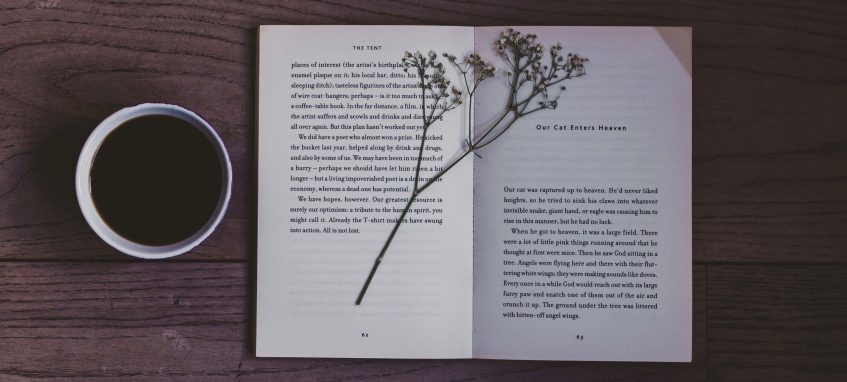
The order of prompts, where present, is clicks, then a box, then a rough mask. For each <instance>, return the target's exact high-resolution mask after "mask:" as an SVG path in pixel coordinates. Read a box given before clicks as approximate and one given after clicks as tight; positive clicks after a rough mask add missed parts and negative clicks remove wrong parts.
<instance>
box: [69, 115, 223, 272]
mask: <svg viewBox="0 0 847 382" xmlns="http://www.w3.org/2000/svg"><path fill="white" fill-rule="evenodd" d="M149 115H163V116H170V117H176V118H179V119H182V120H183V121H186V122H188V123H190V124H191V125H192V126H194V127H196V128H197V129H198V130H200V131H201V132H203V134H205V135H206V136H207V137H208V138H209V140H210V141H211V142H212V145H213V146H214V148H215V151H216V152H217V154H218V158H219V159H220V165H221V174H222V175H223V176H222V182H221V187H222V192H221V196H220V198H219V199H218V205H217V206H216V207H215V211H214V213H213V214H212V216H211V217H210V218H209V220H208V221H207V222H206V224H205V225H204V226H203V227H202V228H201V229H200V230H198V231H197V232H195V233H194V234H193V235H191V236H189V237H187V238H185V239H183V240H181V241H178V242H176V243H173V244H168V245H163V246H151V245H144V244H140V243H136V242H133V241H131V240H128V239H126V238H124V237H123V236H121V235H119V234H118V233H117V232H115V231H114V230H112V228H110V227H109V225H108V224H106V222H105V221H104V220H103V217H102V216H100V214H99V213H98V212H97V208H96V207H95V206H94V199H93V198H92V196H91V182H90V179H91V168H92V165H93V162H94V157H95V155H96V154H97V150H98V149H99V148H100V145H101V144H102V143H103V141H104V140H105V139H106V137H107V136H108V135H109V133H111V132H112V131H113V130H115V129H116V128H118V127H119V126H121V125H122V124H124V123H125V122H127V121H129V120H131V119H134V118H138V117H142V116H149ZM231 192H232V165H231V164H230V161H229V155H227V151H226V147H225V146H224V143H223V141H221V138H220V137H218V134H217V133H215V130H214V129H212V126H210V125H209V123H208V122H206V121H205V120H203V118H200V116H198V115H197V114H195V113H193V112H191V111H190V110H187V109H184V108H182V107H179V106H176V105H168V104H161V103H145V104H141V105H137V106H133V107H127V108H124V109H121V110H118V111H117V112H115V113H114V114H112V115H110V116H109V117H108V118H106V119H104V120H103V122H100V124H99V125H98V126H97V128H95V129H94V131H93V132H92V133H91V135H90V136H89V137H88V140H87V141H86V142H85V145H84V146H83V147H82V152H81V153H80V155H79V161H78V162H77V167H76V196H77V200H78V201H79V207H80V209H81V210H82V215H83V216H84V217H85V220H86V221H87V222H88V225H89V226H91V229H93V230H94V232H96V233H97V235H98V236H100V238H101V239H103V241H105V242H106V243H108V244H109V245H111V246H112V247H114V248H115V249H117V250H119V251H121V252H123V253H126V254H128V255H132V256H136V257H140V258H145V259H164V258H167V257H172V256H176V255H179V254H181V253H185V252H187V251H189V250H191V249H192V248H194V247H196V246H197V245H198V244H200V243H201V242H202V241H203V240H205V239H206V238H207V237H209V235H211V234H212V232H213V231H214V230H215V227H217V226H218V224H219V223H220V222H221V220H222V219H223V217H224V214H225V213H226V209H227V206H228V205H229V198H230V194H231Z"/></svg>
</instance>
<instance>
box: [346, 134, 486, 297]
mask: <svg viewBox="0 0 847 382" xmlns="http://www.w3.org/2000/svg"><path fill="white" fill-rule="evenodd" d="M472 152H473V149H468V150H466V151H465V152H464V153H463V154H462V155H461V156H459V157H458V158H456V160H454V161H453V162H452V163H450V164H449V165H448V166H447V167H445V168H444V169H443V170H441V171H439V172H438V173H437V174H435V176H433V177H432V179H430V180H428V181H426V183H424V184H423V185H421V187H420V188H418V189H416V190H414V191H413V192H412V195H411V196H410V197H409V201H408V202H406V207H403V212H402V213H400V217H399V218H398V219H397V222H396V223H394V228H392V229H391V233H390V234H389V235H388V239H387V240H386V241H385V244H383V246H382V249H381V250H380V251H379V255H378V256H377V257H376V259H374V265H373V266H372V267H371V272H370V273H368V278H367V279H365V284H364V285H362V290H360V291H359V297H356V305H361V304H362V300H363V299H364V298H365V293H367V292H368V287H370V286H371V280H373V278H374V275H375V274H376V270H377V269H379V265H380V264H382V258H383V257H385V253H386V252H388V247H390V246H391V242H392V241H394V235H396V234H397V230H398V229H400V224H402V223H403V218H405V217H406V214H407V213H409V209H410V208H412V203H414V202H415V200H416V199H417V198H418V195H420V194H421V192H423V191H424V190H426V189H427V188H429V186H431V185H432V184H433V183H435V182H436V181H438V179H441V177H442V176H444V174H446V173H447V171H450V169H452V168H453V167H454V166H456V165H457V164H459V162H461V161H462V159H465V157H467V156H468V155H469V154H470V153H472Z"/></svg>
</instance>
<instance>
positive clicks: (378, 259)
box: [356, 192, 418, 305]
mask: <svg viewBox="0 0 847 382" xmlns="http://www.w3.org/2000/svg"><path fill="white" fill-rule="evenodd" d="M417 198H418V193H417V192H413V193H412V196H411V197H410V198H409V201H408V202H407V203H406V207H405V208H403V213H401V214H400V218H399V219H397V222H396V223H394V228H393V229H391V234H389V235H388V240H386V241H385V244H383V246H382V249H381V250H380V251H379V256H377V257H376V259H375V260H374V265H373V267H371V272H370V273H368V278H367V279H366V280H365V285H362V290H361V291H359V297H356V305H360V304H361V303H362V299H364V298H365V293H367V291H368V287H369V286H371V280H373V278H374V274H376V270H377V268H379V265H380V264H382V258H383V257H384V256H385V252H387V251H388V247H389V246H391V242H392V241H394V235H395V234H397V230H398V229H399V228H400V224H401V223H403V218H405V217H406V214H407V213H408V212H409V208H411V207H412V203H414V201H415V199H417Z"/></svg>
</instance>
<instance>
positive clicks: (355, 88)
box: [256, 26, 692, 362]
mask: <svg viewBox="0 0 847 382" xmlns="http://www.w3.org/2000/svg"><path fill="white" fill-rule="evenodd" d="M513 28H514V29H515V30H516V31H520V32H521V33H523V34H524V35H526V34H535V35H537V40H536V41H537V42H538V43H541V44H543V46H544V55H545V57H547V56H549V48H550V47H551V46H554V45H555V44H556V43H557V42H561V43H562V45H563V47H562V49H561V52H562V53H561V55H562V56H564V57H565V58H564V59H563V60H561V61H560V62H565V63H566V64H567V63H568V61H567V60H570V59H571V58H569V57H580V59H581V60H582V58H587V59H586V60H582V61H581V62H580V63H579V64H584V65H580V66H579V69H580V71H581V72H580V73H576V72H574V73H572V75H573V77H572V78H569V79H568V80H567V81H564V82H562V83H561V85H565V86H566V89H561V87H558V86H559V84H557V89H556V92H561V94H560V96H558V97H559V98H558V99H557V100H556V102H557V105H550V104H549V102H551V100H552V99H553V97H555V96H554V95H550V96H549V97H550V98H548V99H547V101H546V102H548V104H543V102H545V101H544V100H542V101H539V102H540V103H539V104H538V105H539V106H554V107H555V108H554V107H544V108H543V109H542V110H539V111H538V112H534V113H531V114H530V113H526V115H522V117H521V118H520V119H517V120H516V121H515V122H514V124H513V125H511V126H510V128H509V129H508V131H505V133H503V134H502V135H501V136H499V138H498V139H497V140H496V141H493V142H491V143H490V144H487V145H485V146H484V147H481V148H479V149H478V150H475V151H474V153H472V154H471V155H466V157H465V158H463V159H462V160H461V161H459V162H458V163H456V164H455V165H454V166H453V167H452V168H451V169H450V171H449V172H447V173H445V174H444V175H443V176H441V177H440V178H438V179H437V181H435V182H433V183H432V186H431V187H428V188H427V189H425V190H424V191H423V192H421V193H420V194H419V195H418V196H417V198H416V200H415V201H414V203H413V204H411V206H410V208H409V211H408V213H407V214H406V215H405V216H404V218H403V221H402V224H400V225H399V226H398V229H397V231H396V235H394V237H393V241H392V243H391V245H390V246H389V247H388V249H387V250H386V252H385V254H384V257H383V258H382V259H381V262H380V266H379V268H378V270H377V271H376V272H373V277H372V279H371V282H370V285H369V287H368V288H367V293H366V294H363V298H362V300H361V303H360V304H356V300H357V297H358V296H359V295H360V292H361V291H362V289H363V288H362V287H363V283H364V282H365V280H366V279H367V278H368V275H369V274H370V273H371V272H372V270H373V269H375V268H374V264H375V259H376V257H377V255H378V254H379V253H380V250H381V248H383V247H384V245H385V243H386V240H387V239H388V237H389V234H390V233H391V231H392V229H393V227H395V223H396V221H397V220H398V217H399V216H401V214H402V212H403V211H404V207H405V206H406V203H407V201H408V200H409V198H410V195H411V193H412V192H413V190H414V189H415V188H414V182H415V179H416V176H415V174H416V168H417V166H416V164H417V161H418V158H419V157H420V158H421V159H420V160H421V169H420V172H419V177H420V179H422V182H423V181H425V180H427V179H432V178H433V177H435V174H438V173H439V172H440V171H442V170H443V169H444V168H445V166H449V165H450V164H451V163H453V162H454V161H455V160H456V159H458V158H460V157H461V156H462V155H463V154H467V150H468V147H469V145H470V144H473V142H475V139H477V138H479V136H478V134H480V132H481V131H486V130H485V129H487V128H488V126H491V125H492V124H493V123H494V122H496V119H497V118H498V117H500V116H501V115H502V113H504V111H508V110H507V108H508V105H509V98H510V97H511V95H510V94H511V93H510V92H511V87H510V82H509V80H508V78H510V77H508V76H509V74H508V73H507V70H506V69H505V68H506V67H507V66H508V63H506V62H505V61H503V60H502V58H501V57H500V56H499V55H498V52H497V50H496V49H497V48H496V44H495V42H498V41H500V39H502V38H504V37H503V32H504V31H505V30H507V27H477V28H474V27H437V26H263V27H261V28H260V29H259V53H258V66H259V69H258V70H259V74H258V133H257V139H258V154H257V155H258V223H257V224H258V235H257V236H258V243H257V251H258V259H257V268H258V276H257V277H258V279H257V302H256V355H257V356H281V357H350V358H360V357H372V358H499V359H533V360H605V361H677V362H688V361H690V360H691V332H692V327H691V29H689V28H644V27H513ZM407 51H408V52H411V53H415V52H417V51H420V52H422V53H423V55H425V57H429V51H434V52H437V56H436V57H437V60H439V62H442V63H443V65H444V69H445V70H444V72H445V75H446V76H447V79H449V80H450V81H451V85H457V86H459V89H461V90H463V92H462V94H461V95H451V96H450V97H453V96H456V97H465V98H464V100H465V101H464V102H463V103H462V104H456V105H454V106H455V108H454V109H453V110H449V111H446V112H445V113H444V114H443V115H442V116H441V117H440V118H439V119H437V120H435V121H434V122H433V124H432V125H431V126H430V128H429V130H428V131H427V133H426V137H427V139H426V143H425V145H424V146H425V147H424V149H423V152H422V155H419V152H420V151H419V150H420V144H421V134H422V130H421V127H422V123H423V122H422V105H424V107H425V106H426V104H427V102H429V101H431V100H432V98H431V97H432V96H431V95H430V94H433V93H427V92H423V93H424V97H423V98H422V96H421V93H422V91H421V90H422V89H421V88H420V87H417V84H418V81H419V78H418V77H417V75H416V74H415V71H414V70H411V71H405V72H404V70H403V69H404V67H403V65H401V59H402V58H403V57H404V52H407ZM472 52H477V53H479V54H480V55H481V57H482V59H484V60H485V61H486V62H489V63H491V65H493V66H494V67H495V68H496V71H495V77H493V78H489V79H486V80H485V81H483V82H482V83H481V84H480V86H479V87H478V88H477V90H476V92H475V93H474V97H473V100H472V101H468V100H469V99H468V98H467V96H468V92H467V91H466V90H464V89H463V87H464V84H463V81H464V80H463V77H462V76H461V75H460V74H459V73H458V72H457V71H456V70H453V69H454V68H453V67H452V65H448V62H447V61H446V60H448V58H447V57H443V56H442V55H441V54H442V53H448V54H451V55H455V56H457V57H458V60H462V58H463V57H466V56H467V55H468V54H470V53H472ZM568 52H574V55H572V56H565V54H567V53H568ZM406 57H408V55H407V56H406ZM544 62H545V64H546V62H547V58H545V59H544ZM573 68H574V66H573V65H572V66H571V69H573ZM544 70H546V69H544ZM577 74H579V75H577ZM476 75H479V73H476ZM512 75H514V73H512ZM521 75H524V74H523V73H522V74H521ZM469 76H470V77H469V78H470V79H471V82H473V79H474V77H473V76H474V73H473V72H471V73H469ZM527 91H531V90H527ZM550 91H551V92H552V91H553V90H552V89H550ZM556 94H559V93H556ZM523 96H526V94H525V93H524V94H523ZM533 102H535V100H533ZM442 110H443V109H435V111H436V112H440V111H442ZM530 110H531V109H530ZM432 111H433V110H432V109H428V110H427V112H428V113H429V112H432ZM469 126H470V127H471V132H470V133H469ZM469 134H470V135H471V137H470V138H469V137H468V135H469ZM496 134H497V131H495V132H494V133H493V134H492V135H491V136H494V135H496Z"/></svg>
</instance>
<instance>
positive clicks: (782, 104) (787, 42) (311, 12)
mask: <svg viewBox="0 0 847 382" xmlns="http://www.w3.org/2000/svg"><path fill="white" fill-rule="evenodd" d="M297 23H306V24H358V23H365V24H459V25H508V24H517V25H521V24H540V25H544V24H553V25H556V24H561V25H691V26H693V27H694V163H693V166H694V326H693V331H694V362H693V363H691V364H660V363H659V364H657V363H653V364H647V363H584V362H512V361H483V360H472V361H467V360H436V361H413V360H395V361H387V360H345V359H257V358H255V357H253V356H252V355H251V350H250V349H251V348H252V345H251V342H252V337H253V336H252V334H251V332H252V321H253V319H252V317H253V311H254V309H253V305H254V300H255V298H254V291H253V287H252V285H253V282H252V280H254V270H253V264H254V260H255V244H254V242H255V240H254V234H255V228H254V224H253V222H254V221H255V215H256V213H255V194H256V190H255V187H254V186H252V182H251V180H252V179H253V175H252V174H253V171H254V170H255V168H254V165H253V158H254V156H253V153H254V148H255V147H254V143H253V139H254V128H255V119H254V116H253V113H254V110H255V104H256V102H255V96H254V91H255V70H254V68H255V64H256V62H255V53H256V50H255V48H256V27H257V26H258V25H260V24H297ZM152 101H156V102H168V103H175V104H179V105H182V106H185V107H187V108H189V109H192V110H194V111H196V112H198V113H199V114H201V115H203V116H204V117H206V118H207V119H208V120H209V121H210V122H211V123H212V125H214V126H215V127H216V128H217V129H218V131H219V133H220V134H221V136H222V138H223V140H224V141H225V142H226V144H227V146H228V147H229V150H230V155H231V157H232V161H233V168H234V171H235V181H234V184H233V188H234V190H233V192H234V194H233V198H232V203H231V205H230V210H229V213H228V214H227V216H226V218H225V219H224V221H223V223H222V224H221V226H220V227H219V228H218V230H217V231H216V232H215V233H214V234H213V235H212V236H211V238H210V239H209V240H207V241H206V242H205V243H204V244H203V245H201V246H200V247H198V248H197V249H196V250H194V251H192V252H191V253H189V254H186V255H183V256H180V257H178V258H176V259H174V260H170V261H138V260H135V259H132V258H129V257H128V256H124V255H121V254H118V253H117V252H116V251H114V250H112V249H111V248H110V247H108V246H107V245H106V244H105V243H103V242H102V241H101V240H99V239H98V238H97V236H95V234H94V233H93V232H92V231H91V229H90V228H88V226H87V225H86V224H85V221H84V220H83V218H82V215H81V213H80V211H79V209H78V207H77V204H76V199H75V194H74V188H73V175H74V170H75V164H76V156H77V155H78V153H79V150H80V149H81V147H82V143H83V142H84V140H85V138H86V136H87V135H88V133H89V132H91V130H92V129H93V128H94V127H95V126H96V125H97V123H98V122H99V121H100V120H102V119H103V118H104V117H106V116H108V115H109V114H111V113H112V112H114V111H115V110H118V109H120V108H121V107H124V106H128V105H134V104H138V103H142V102H152ZM845 121H847V5H845V3H843V2H842V3H839V2H815V3H811V2H798V1H784V0H761V1H750V2H736V1H720V2H698V1H671V0H654V1H644V0H641V1H635V2H631V3H624V2H618V1H592V2H573V3H558V2H552V1H539V2H534V1H521V2H514V3H513V2H510V1H489V0H479V1H465V2H461V3H450V2H446V1H433V0H416V1H406V0H404V1H398V2H390V1H372V2H362V1H354V0H324V1H285V2H276V1H271V0H254V1H249V2H245V3H238V2H235V1H223V0H220V1H205V2H198V3H197V4H192V5H183V4H182V2H179V1H176V0H162V1H151V2H150V3H149V4H148V3H144V2H137V1H131V2H126V3H124V2H112V1H105V0H85V1H71V0H42V1H30V0H4V1H3V2H2V3H0V380H3V381H8V380H12V381H17V380H29V379H51V380H52V379H61V380H64V379H81V380H122V381H123V380H146V379H154V378H162V379H175V380H184V379H191V380H198V381H214V380H232V379H244V380H288V381H291V380H294V381H297V380H319V381H347V380H374V381H376V380H380V381H394V380H414V381H419V380H438V381H441V380H484V381H515V380H530V381H540V380H606V379H640V380H648V381H656V380H704V379H708V380H720V381H723V380H751V379H763V380H827V379H829V380H845V379H847V318H845V317H847V299H845V297H844V292H845V287H847V125H845Z"/></svg>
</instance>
